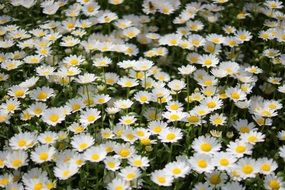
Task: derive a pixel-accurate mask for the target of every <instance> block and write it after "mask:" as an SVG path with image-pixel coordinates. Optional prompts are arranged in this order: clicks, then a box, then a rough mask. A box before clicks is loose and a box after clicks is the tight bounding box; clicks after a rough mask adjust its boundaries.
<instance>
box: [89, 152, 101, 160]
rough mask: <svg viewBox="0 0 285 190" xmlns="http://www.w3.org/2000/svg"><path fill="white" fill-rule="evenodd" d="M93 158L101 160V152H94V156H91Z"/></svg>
mask: <svg viewBox="0 0 285 190" xmlns="http://www.w3.org/2000/svg"><path fill="white" fill-rule="evenodd" d="M91 158H92V160H95V161H96V160H99V159H100V155H99V154H97V153H94V154H92V156H91Z"/></svg>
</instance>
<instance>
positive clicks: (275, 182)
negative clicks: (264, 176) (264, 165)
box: [268, 179, 280, 190]
mask: <svg viewBox="0 0 285 190" xmlns="http://www.w3.org/2000/svg"><path fill="white" fill-rule="evenodd" d="M268 186H269V187H270V188H271V189H272V190H278V189H280V183H279V181H278V180H276V179H272V180H270V181H269V184H268Z"/></svg>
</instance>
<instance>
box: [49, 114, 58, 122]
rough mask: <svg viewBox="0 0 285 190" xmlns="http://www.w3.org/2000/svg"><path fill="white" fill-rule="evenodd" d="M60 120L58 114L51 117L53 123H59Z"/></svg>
mask: <svg viewBox="0 0 285 190" xmlns="http://www.w3.org/2000/svg"><path fill="white" fill-rule="evenodd" d="M58 119H59V117H58V115H57V114H51V115H50V116H49V120H50V121H52V122H57V121H58Z"/></svg>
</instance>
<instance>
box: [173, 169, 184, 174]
mask: <svg viewBox="0 0 285 190" xmlns="http://www.w3.org/2000/svg"><path fill="white" fill-rule="evenodd" d="M181 172H182V170H181V169H180V168H174V169H173V170H172V173H173V174H174V175H179V174H181Z"/></svg>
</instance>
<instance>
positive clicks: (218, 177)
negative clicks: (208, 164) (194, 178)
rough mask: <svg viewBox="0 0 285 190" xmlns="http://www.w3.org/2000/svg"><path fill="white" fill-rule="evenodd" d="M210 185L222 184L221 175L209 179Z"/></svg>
mask: <svg viewBox="0 0 285 190" xmlns="http://www.w3.org/2000/svg"><path fill="white" fill-rule="evenodd" d="M209 181H210V183H211V184H213V185H217V184H219V183H221V177H220V176H219V175H212V176H211V177H210V179H209Z"/></svg>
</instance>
